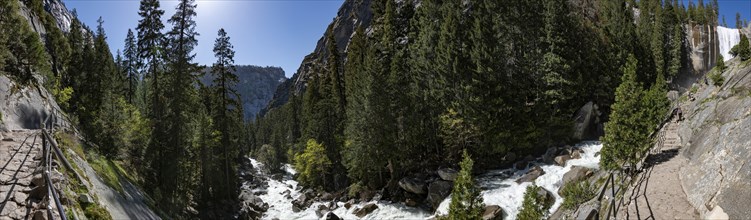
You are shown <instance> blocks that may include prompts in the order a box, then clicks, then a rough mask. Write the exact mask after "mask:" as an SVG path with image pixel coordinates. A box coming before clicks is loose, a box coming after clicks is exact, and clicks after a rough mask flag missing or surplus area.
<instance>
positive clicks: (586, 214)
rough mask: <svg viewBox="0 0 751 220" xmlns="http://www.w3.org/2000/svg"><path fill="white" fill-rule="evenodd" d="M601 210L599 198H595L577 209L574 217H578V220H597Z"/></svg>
mask: <svg viewBox="0 0 751 220" xmlns="http://www.w3.org/2000/svg"><path fill="white" fill-rule="evenodd" d="M599 210H600V202H599V201H597V198H594V199H592V200H589V201H588V202H585V203H584V204H581V205H580V206H579V208H578V209H576V213H575V214H574V216H576V220H595V219H597V218H598V217H599V216H598V212H599Z"/></svg>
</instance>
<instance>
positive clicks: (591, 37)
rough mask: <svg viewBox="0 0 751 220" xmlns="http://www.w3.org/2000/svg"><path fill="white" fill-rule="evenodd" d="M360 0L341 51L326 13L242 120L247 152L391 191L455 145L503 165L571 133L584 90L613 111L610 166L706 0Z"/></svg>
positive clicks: (332, 182) (450, 153) (621, 155)
mask: <svg viewBox="0 0 751 220" xmlns="http://www.w3.org/2000/svg"><path fill="white" fill-rule="evenodd" d="M370 4H371V5H370V7H371V10H372V12H373V14H374V15H373V21H372V22H371V24H370V26H367V27H360V28H358V29H357V30H356V31H355V33H354V34H353V36H352V37H351V39H350V41H349V43H348V45H347V47H346V50H342V51H346V52H345V53H339V52H338V51H340V50H338V48H336V45H337V43H336V42H335V38H334V37H333V33H332V28H333V26H330V27H329V29H328V30H327V32H326V36H325V39H326V41H327V43H326V45H327V46H328V50H327V51H326V53H327V54H328V56H319V60H317V62H316V64H317V65H314V66H313V67H312V68H313V69H314V70H315V71H314V73H315V74H313V75H312V76H310V77H309V78H308V79H306V81H305V83H306V88H305V90H304V92H302V93H300V94H297V95H294V93H293V95H292V96H291V97H290V98H289V101H288V102H287V103H286V104H284V105H282V106H280V107H278V108H275V109H272V110H270V111H268V112H267V113H266V114H265V115H264V116H263V117H262V118H259V119H258V120H257V123H256V124H254V128H253V131H254V138H253V144H252V146H253V153H254V154H253V155H254V157H257V158H259V159H260V160H262V161H263V162H265V163H267V164H277V165H275V166H271V169H274V168H277V167H279V165H278V164H279V163H293V164H295V166H296V168H297V169H298V170H302V173H301V174H300V176H299V178H298V180H300V181H301V182H302V183H303V184H305V185H306V186H308V187H313V188H319V187H320V188H322V189H325V190H339V189H343V188H345V187H350V190H351V189H370V190H378V189H381V188H383V187H387V188H388V189H389V190H390V191H392V192H394V194H398V192H397V191H398V190H397V189H398V186H397V184H396V183H397V182H398V181H399V180H400V179H401V178H402V177H404V176H407V175H409V174H410V173H415V172H421V171H423V170H425V169H432V168H436V167H441V166H450V167H455V166H456V164H457V163H458V162H459V161H460V160H461V155H462V150H464V149H466V150H467V151H468V152H469V155H471V157H472V158H473V159H474V160H475V161H476V164H475V165H476V167H477V168H476V169H475V170H482V169H488V168H494V167H499V166H504V165H509V164H510V163H512V162H513V160H514V159H513V156H509V155H529V154H532V155H539V154H541V153H542V151H544V150H545V149H546V148H547V147H550V146H560V145H563V144H567V143H572V142H575V141H578V140H575V139H573V138H572V135H571V128H572V125H573V120H572V116H573V114H574V113H575V111H576V110H577V109H578V108H579V107H581V106H582V105H583V104H584V103H586V102H588V101H593V102H595V103H596V104H598V105H599V106H601V108H602V109H604V110H603V111H604V112H606V116H605V117H604V120H608V119H609V120H610V121H612V122H613V123H608V127H606V128H605V130H606V131H611V132H608V133H609V134H608V135H606V136H605V138H604V140H605V141H606V142H608V144H607V145H608V146H606V150H604V151H605V152H604V154H603V155H604V159H603V164H604V165H605V166H606V167H609V168H615V167H616V166H617V165H616V164H623V163H626V162H629V160H633V159H634V158H636V152H638V151H641V150H643V149H646V148H645V147H647V143H648V142H649V140H648V137H647V136H648V135H649V134H650V133H651V132H652V131H653V130H655V129H656V126H657V125H658V124H659V123H660V122H659V121H660V120H662V119H663V118H664V117H665V116H666V115H665V114H666V113H668V110H669V108H670V106H669V103H668V100H667V97H666V93H667V91H668V89H669V82H670V81H671V79H673V78H674V77H676V76H677V75H678V73H679V72H680V71H682V70H685V69H686V68H687V65H688V64H686V59H687V58H686V56H687V55H686V50H687V42H686V41H685V37H686V34H687V28H689V27H692V26H693V25H716V23H717V22H716V21H717V14H718V5H717V2H716V1H713V2H709V3H706V4H705V3H704V2H703V1H699V2H698V4H694V3H693V2H689V5H688V7H686V6H685V5H684V4H683V2H682V1H650V0H644V1H638V2H637V1H626V0H619V1H596V2H593V3H590V2H580V1H566V0H549V1H506V2H495V1H469V2H456V1H437V0H423V1H419V4H418V2H414V1H401V2H400V1H373V2H371V3H370ZM619 85H624V86H621V87H629V88H623V89H616V88H618V87H619ZM616 94H620V95H616ZM616 97H624V98H621V99H618V98H616ZM628 102H631V103H628ZM611 110H612V114H607V113H608V112H611ZM608 116H609V117H608ZM621 137H634V138H628V140H624V139H620V138H621ZM504 159H505V160H504Z"/></svg>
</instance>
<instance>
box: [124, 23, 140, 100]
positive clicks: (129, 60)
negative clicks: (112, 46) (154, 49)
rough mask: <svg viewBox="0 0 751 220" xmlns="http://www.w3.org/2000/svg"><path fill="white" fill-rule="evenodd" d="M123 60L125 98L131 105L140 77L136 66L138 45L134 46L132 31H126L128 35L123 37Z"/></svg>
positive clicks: (134, 39) (137, 63)
mask: <svg viewBox="0 0 751 220" xmlns="http://www.w3.org/2000/svg"><path fill="white" fill-rule="evenodd" d="M123 55H124V57H123V59H124V64H123V67H124V71H125V74H126V77H127V78H126V81H125V82H126V87H125V88H126V92H125V97H126V98H127V100H128V103H131V104H132V103H133V96H134V95H135V93H136V85H137V84H138V80H140V77H139V76H138V68H139V67H138V65H139V63H140V59H139V58H138V45H136V38H135V36H134V35H133V30H131V29H128V34H127V35H126V37H125V50H124V51H123Z"/></svg>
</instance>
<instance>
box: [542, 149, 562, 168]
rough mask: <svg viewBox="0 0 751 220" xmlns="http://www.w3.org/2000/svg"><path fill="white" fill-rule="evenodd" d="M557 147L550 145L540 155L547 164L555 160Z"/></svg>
mask: <svg viewBox="0 0 751 220" xmlns="http://www.w3.org/2000/svg"><path fill="white" fill-rule="evenodd" d="M557 153H558V148H557V147H550V148H548V150H547V151H545V154H543V155H542V161H543V162H545V163H547V164H552V163H554V162H555V157H556V156H557Z"/></svg>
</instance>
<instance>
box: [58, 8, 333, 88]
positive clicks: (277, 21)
mask: <svg viewBox="0 0 751 220" xmlns="http://www.w3.org/2000/svg"><path fill="white" fill-rule="evenodd" d="M63 1H64V3H65V5H66V7H67V8H68V10H73V9H74V8H75V9H76V10H77V11H78V17H79V19H81V20H82V21H83V22H84V23H86V25H88V26H90V27H91V28H92V29H94V28H96V20H97V19H98V18H99V16H102V18H103V19H104V29H105V31H106V33H107V42H108V43H109V45H110V48H111V49H112V53H113V54H114V53H115V51H116V50H117V49H120V50H122V48H123V44H124V43H123V42H124V40H125V36H126V34H127V33H128V28H131V29H133V31H134V33H135V27H136V25H138V20H139V19H140V17H139V16H138V6H139V3H140V1H139V0H63ZM343 2H344V0H196V3H197V5H198V8H197V13H198V17H197V18H196V22H197V31H198V32H199V33H200V34H201V36H199V37H198V47H197V48H196V50H195V53H196V61H198V62H199V63H200V64H206V65H210V64H211V63H213V62H214V61H215V58H214V53H213V52H212V49H213V47H214V40H215V39H216V36H217V31H218V30H219V28H224V29H225V30H226V31H227V33H228V35H229V36H230V38H231V39H230V42H232V44H233V45H234V46H235V52H236V54H235V64H247V65H258V66H281V67H282V68H283V69H284V71H285V74H286V75H287V77H290V76H292V74H294V72H295V71H297V68H298V67H299V66H300V62H301V61H302V59H303V57H304V56H305V55H308V54H309V53H311V52H313V49H314V48H315V45H316V42H317V41H318V39H319V38H320V37H321V36H323V33H324V32H325V31H326V27H327V26H328V25H329V23H331V21H332V20H333V18H334V17H335V16H336V14H337V12H338V10H339V7H340V6H341V5H342V3H343ZM176 5H177V0H161V7H162V9H163V10H164V11H165V13H164V16H162V20H163V22H164V23H165V26H167V28H165V32H166V31H167V30H168V29H169V24H167V20H168V19H169V18H170V17H171V16H172V15H173V14H174V11H175V6H176Z"/></svg>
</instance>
